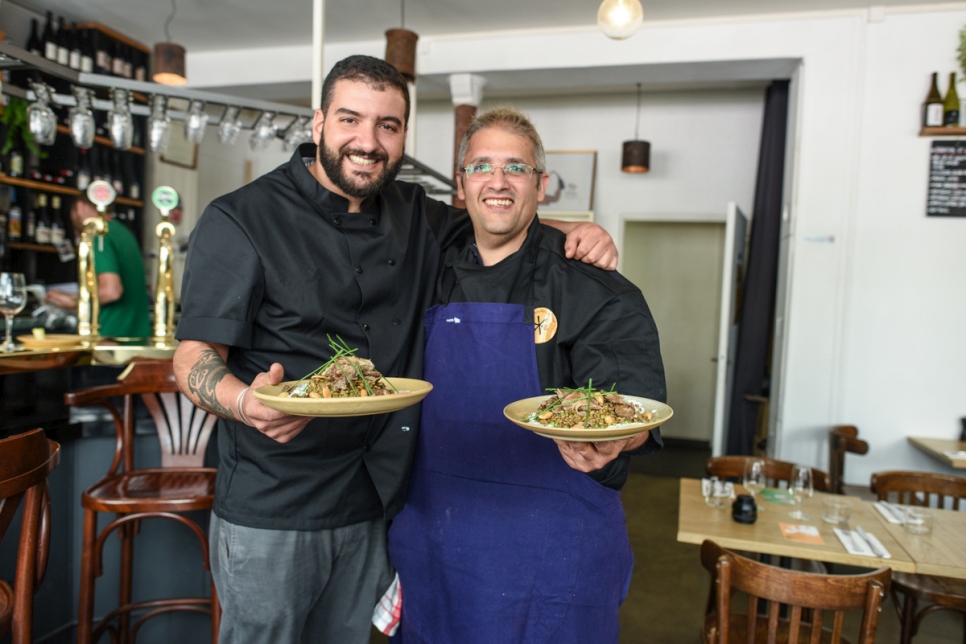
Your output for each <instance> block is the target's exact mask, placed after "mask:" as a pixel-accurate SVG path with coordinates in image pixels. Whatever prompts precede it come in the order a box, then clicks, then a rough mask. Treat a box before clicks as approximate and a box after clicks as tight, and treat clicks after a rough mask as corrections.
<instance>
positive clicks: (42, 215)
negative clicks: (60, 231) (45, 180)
mask: <svg viewBox="0 0 966 644" xmlns="http://www.w3.org/2000/svg"><path fill="white" fill-rule="evenodd" d="M34 241H36V242H37V243H38V244H49V243H50V215H49V214H48V212H47V195H46V194H44V193H43V192H41V193H40V194H38V195H37V227H36V229H35V230H34Z"/></svg>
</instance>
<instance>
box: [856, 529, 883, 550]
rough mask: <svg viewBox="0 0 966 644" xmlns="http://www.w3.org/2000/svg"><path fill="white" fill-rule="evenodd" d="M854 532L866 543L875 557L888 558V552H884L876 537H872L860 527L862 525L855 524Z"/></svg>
mask: <svg viewBox="0 0 966 644" xmlns="http://www.w3.org/2000/svg"><path fill="white" fill-rule="evenodd" d="M855 532H856V533H857V534H858V535H859V538H860V539H862V541H863V542H865V543H866V544H868V546H869V549H870V550H872V552H873V553H874V554H875V556H876V557H885V558H888V556H889V553H888V552H886V550H885V548H883V547H882V544H880V543H879V541H878V539H872V538H871V537H870V536H869V534H868V533H867V532H866V531H865V530H863V529H862V526H860V525H857V526H855Z"/></svg>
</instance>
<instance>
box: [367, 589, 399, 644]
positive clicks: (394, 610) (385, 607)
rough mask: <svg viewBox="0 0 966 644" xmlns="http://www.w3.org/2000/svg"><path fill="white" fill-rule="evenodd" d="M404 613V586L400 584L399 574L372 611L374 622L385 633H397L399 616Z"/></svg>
mask: <svg viewBox="0 0 966 644" xmlns="http://www.w3.org/2000/svg"><path fill="white" fill-rule="evenodd" d="M400 615H402V586H400V585H399V575H398V574H397V575H396V578H395V579H393V580H392V583H391V584H390V585H389V589H388V590H386V593H385V594H384V595H383V596H382V599H380V600H379V603H378V604H376V608H375V610H373V611H372V624H373V626H375V627H376V628H377V629H378V630H379V632H380V633H383V634H384V635H389V636H392V635H395V634H396V629H398V628H399V616H400Z"/></svg>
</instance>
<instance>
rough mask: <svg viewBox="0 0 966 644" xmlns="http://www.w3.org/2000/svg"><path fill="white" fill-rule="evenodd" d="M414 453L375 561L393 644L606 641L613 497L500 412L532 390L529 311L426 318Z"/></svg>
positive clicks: (615, 533)
mask: <svg viewBox="0 0 966 644" xmlns="http://www.w3.org/2000/svg"><path fill="white" fill-rule="evenodd" d="M424 374H425V378H426V379H427V380H428V381H430V382H432V383H433V391H432V393H431V394H430V395H429V396H428V397H427V398H426V400H424V401H423V408H422V420H421V423H420V428H419V437H418V447H417V449H416V456H415V460H414V463H413V472H412V479H411V481H410V487H409V493H408V495H407V498H406V507H405V509H404V510H403V511H402V513H400V514H399V515H398V516H397V517H396V518H395V519H394V520H393V522H392V527H391V529H390V533H389V553H390V557H391V560H392V562H393V564H394V565H395V567H396V569H397V570H398V572H399V576H400V582H401V586H402V590H403V610H402V620H401V626H400V631H399V633H398V634H397V636H396V637H395V638H394V640H393V641H394V642H397V643H398V642H403V643H405V644H416V643H420V642H426V643H431V644H445V643H448V642H454V643H455V642H459V643H461V644H462V643H472V642H481V643H483V642H485V643H487V644H492V643H494V642H500V643H501V644H502V643H512V642H554V643H566V642H574V643H578V642H580V643H586V642H601V643H603V642H617V635H618V615H617V614H618V608H619V606H620V603H621V602H622V601H623V599H624V596H625V595H626V593H627V587H628V585H629V583H630V574H631V568H632V566H633V554H632V552H631V548H630V544H629V542H628V538H627V528H626V522H625V517H624V510H623V508H622V506H621V501H620V493H619V492H617V491H615V490H612V489H609V488H605V487H604V486H602V485H600V484H599V483H597V482H596V481H594V480H593V479H591V478H590V477H589V476H587V475H586V474H584V473H582V472H578V471H577V470H574V469H572V468H571V467H570V466H568V465H567V464H566V462H564V460H563V457H562V456H561V455H560V452H559V450H558V449H557V446H556V444H555V443H554V442H553V441H552V440H550V439H547V438H543V437H540V436H537V435H536V434H534V433H532V432H529V431H526V430H524V429H521V428H519V427H517V426H516V425H514V424H512V423H511V422H510V421H508V420H506V418H504V416H503V408H504V407H505V406H506V405H508V404H509V403H511V402H513V401H515V400H519V399H521V398H528V397H530V396H538V395H541V394H542V393H545V392H543V391H542V390H541V387H540V378H539V375H538V372H537V359H536V345H535V344H534V324H533V309H532V308H530V307H524V306H522V305H518V304H487V303H458V304H448V305H444V306H436V307H433V308H432V309H430V310H429V311H427V312H426V360H425V371H424Z"/></svg>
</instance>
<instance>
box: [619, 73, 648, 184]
mask: <svg viewBox="0 0 966 644" xmlns="http://www.w3.org/2000/svg"><path fill="white" fill-rule="evenodd" d="M640 125H641V84H640V83H638V84H637V120H636V121H635V123H634V140H633V141H624V154H623V156H622V157H621V172H630V173H635V174H639V173H643V172H647V171H648V170H650V169H651V144H650V143H649V142H648V141H640V140H638V131H639V128H640Z"/></svg>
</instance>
